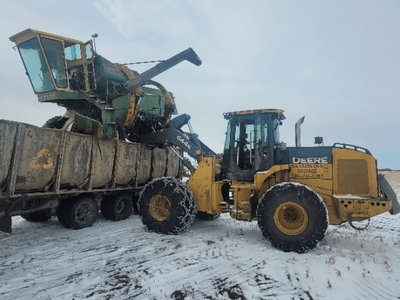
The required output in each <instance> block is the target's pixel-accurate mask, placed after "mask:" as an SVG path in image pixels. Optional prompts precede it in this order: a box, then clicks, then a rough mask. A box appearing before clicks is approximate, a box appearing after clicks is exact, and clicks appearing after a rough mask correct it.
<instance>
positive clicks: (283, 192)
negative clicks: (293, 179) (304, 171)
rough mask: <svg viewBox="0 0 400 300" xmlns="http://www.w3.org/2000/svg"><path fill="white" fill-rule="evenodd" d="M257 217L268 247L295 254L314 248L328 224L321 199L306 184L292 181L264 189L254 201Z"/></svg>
mask: <svg viewBox="0 0 400 300" xmlns="http://www.w3.org/2000/svg"><path fill="white" fill-rule="evenodd" d="M257 218H258V226H259V227H260V229H261V231H262V233H263V236H264V237H265V238H267V239H268V240H269V241H270V242H271V244H272V246H274V247H276V248H278V249H281V250H283V251H285V252H290V251H292V252H297V253H304V252H307V251H308V250H311V249H313V248H315V247H316V246H317V244H318V243H319V242H320V241H321V240H322V239H323V238H324V236H325V231H326V229H327V227H328V223H329V221H328V212H327V209H326V206H325V204H324V202H323V201H322V199H321V198H320V197H319V196H318V195H317V194H316V193H315V192H314V191H312V190H311V189H309V188H308V187H306V186H304V185H299V184H293V183H283V184H278V185H275V186H274V187H272V188H271V189H269V190H268V191H266V192H265V194H264V195H263V196H262V197H261V198H260V201H259V203H258V208H257Z"/></svg>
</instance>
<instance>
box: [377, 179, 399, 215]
mask: <svg viewBox="0 0 400 300" xmlns="http://www.w3.org/2000/svg"><path fill="white" fill-rule="evenodd" d="M378 184H379V185H380V186H381V187H382V190H383V191H384V192H385V194H386V196H387V197H388V199H389V200H391V201H392V209H391V210H390V211H389V212H390V213H391V214H392V215H396V214H398V213H400V204H399V201H398V199H397V197H396V193H395V192H394V191H393V189H392V187H391V186H390V184H389V182H388V181H387V180H386V178H385V177H384V176H383V175H382V174H379V175H378Z"/></svg>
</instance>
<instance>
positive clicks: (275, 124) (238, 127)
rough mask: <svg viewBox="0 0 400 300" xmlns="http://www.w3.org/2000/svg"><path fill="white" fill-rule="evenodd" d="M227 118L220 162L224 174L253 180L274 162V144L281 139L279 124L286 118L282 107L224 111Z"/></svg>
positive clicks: (249, 180)
mask: <svg viewBox="0 0 400 300" xmlns="http://www.w3.org/2000/svg"><path fill="white" fill-rule="evenodd" d="M224 117H225V119H227V120H228V127H227V131H226V137H225V145H224V153H223V159H222V163H221V171H222V176H223V178H226V179H230V180H237V181H248V182H252V181H253V180H254V175H255V174H256V173H257V172H260V171H267V170H268V169H269V168H270V167H271V166H273V165H274V162H275V153H274V152H275V148H276V147H277V145H278V144H279V143H280V140H279V125H280V124H281V121H282V120H284V119H285V116H284V115H283V111H282V110H277V109H264V110H249V111H238V112H230V113H225V114H224Z"/></svg>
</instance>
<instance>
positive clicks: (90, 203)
mask: <svg viewBox="0 0 400 300" xmlns="http://www.w3.org/2000/svg"><path fill="white" fill-rule="evenodd" d="M98 210H99V209H98V207H97V203H96V201H95V200H94V199H92V198H91V197H88V196H83V197H79V198H77V199H76V200H75V201H74V202H73V204H72V206H71V208H70V209H68V210H67V220H66V221H67V223H68V224H69V225H70V226H71V228H73V229H82V228H85V227H90V226H92V224H93V223H94V221H95V220H96V218H97V214H98Z"/></svg>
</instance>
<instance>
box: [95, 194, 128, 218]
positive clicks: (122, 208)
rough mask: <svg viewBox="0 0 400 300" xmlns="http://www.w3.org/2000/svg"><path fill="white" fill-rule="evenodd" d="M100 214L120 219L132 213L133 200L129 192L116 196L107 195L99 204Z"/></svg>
mask: <svg viewBox="0 0 400 300" xmlns="http://www.w3.org/2000/svg"><path fill="white" fill-rule="evenodd" d="M100 207H101V213H102V215H103V216H104V217H105V218H106V219H108V220H112V221H121V220H125V219H126V218H128V217H129V216H130V215H131V213H132V207H133V200H132V196H131V194H130V193H119V194H118V195H116V196H108V197H107V198H104V199H103V200H102V201H101V204H100Z"/></svg>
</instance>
